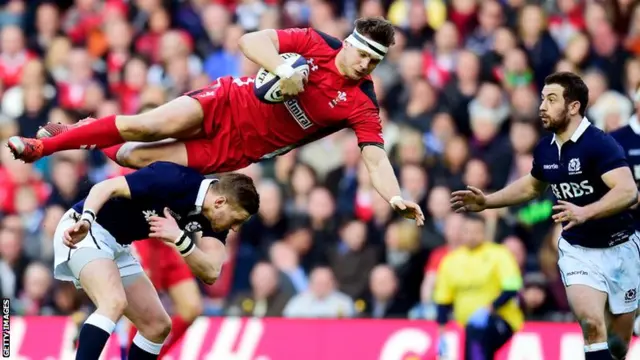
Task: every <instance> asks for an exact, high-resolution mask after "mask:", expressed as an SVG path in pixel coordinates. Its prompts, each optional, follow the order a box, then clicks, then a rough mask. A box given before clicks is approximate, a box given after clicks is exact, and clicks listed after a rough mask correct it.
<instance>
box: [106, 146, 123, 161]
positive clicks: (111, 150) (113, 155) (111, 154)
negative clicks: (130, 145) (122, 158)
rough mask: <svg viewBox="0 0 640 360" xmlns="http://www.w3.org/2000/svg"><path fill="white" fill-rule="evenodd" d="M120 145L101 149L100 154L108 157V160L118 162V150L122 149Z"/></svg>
mask: <svg viewBox="0 0 640 360" xmlns="http://www.w3.org/2000/svg"><path fill="white" fill-rule="evenodd" d="M122 145H124V144H118V145H114V146H109V147H108V148H104V149H102V153H103V154H104V155H105V156H106V157H108V158H109V159H111V160H113V161H115V162H118V150H120V148H121V147H122Z"/></svg>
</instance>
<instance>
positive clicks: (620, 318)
mask: <svg viewBox="0 0 640 360" xmlns="http://www.w3.org/2000/svg"><path fill="white" fill-rule="evenodd" d="M605 314H606V324H607V343H609V351H610V352H611V355H612V356H613V358H614V359H615V360H624V359H625V358H626V356H627V352H628V351H629V344H630V343H631V336H632V333H633V322H634V320H635V316H636V311H632V312H628V313H626V314H619V315H614V314H611V312H610V311H609V309H607V310H606V312H605Z"/></svg>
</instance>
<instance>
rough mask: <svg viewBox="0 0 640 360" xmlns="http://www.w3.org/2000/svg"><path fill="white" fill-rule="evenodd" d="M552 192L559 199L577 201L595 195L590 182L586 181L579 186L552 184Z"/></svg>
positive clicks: (570, 183)
mask: <svg viewBox="0 0 640 360" xmlns="http://www.w3.org/2000/svg"><path fill="white" fill-rule="evenodd" d="M551 191H552V192H553V195H555V197H556V198H557V199H560V200H566V199H575V198H579V197H581V196H584V195H591V194H593V186H591V185H590V184H589V180H584V181H582V182H580V183H579V184H577V183H574V182H568V183H559V184H551Z"/></svg>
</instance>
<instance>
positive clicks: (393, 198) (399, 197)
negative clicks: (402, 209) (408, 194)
mask: <svg viewBox="0 0 640 360" xmlns="http://www.w3.org/2000/svg"><path fill="white" fill-rule="evenodd" d="M403 201H404V199H403V198H402V196H398V195H396V196H394V197H392V198H391V200H389V204H391V205H394V204H395V203H397V202H403Z"/></svg>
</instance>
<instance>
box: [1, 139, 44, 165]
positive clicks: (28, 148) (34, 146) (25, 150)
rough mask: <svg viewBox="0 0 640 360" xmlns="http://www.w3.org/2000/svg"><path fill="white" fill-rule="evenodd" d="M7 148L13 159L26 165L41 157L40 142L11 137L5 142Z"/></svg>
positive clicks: (41, 147)
mask: <svg viewBox="0 0 640 360" xmlns="http://www.w3.org/2000/svg"><path fill="white" fill-rule="evenodd" d="M7 147H8V148H9V150H11V153H12V154H13V158H14V159H17V160H22V161H24V162H26V163H31V162H34V161H36V160H38V159H40V158H41V157H42V149H43V146H42V141H41V140H39V139H29V138H24V137H21V136H12V137H10V138H9V141H7Z"/></svg>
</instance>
